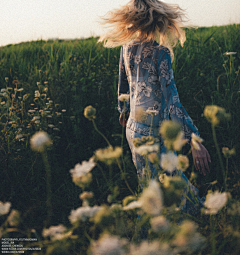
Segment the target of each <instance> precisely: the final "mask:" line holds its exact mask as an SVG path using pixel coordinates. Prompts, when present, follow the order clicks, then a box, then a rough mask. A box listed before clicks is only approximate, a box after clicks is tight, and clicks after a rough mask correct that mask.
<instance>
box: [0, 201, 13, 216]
mask: <svg viewBox="0 0 240 255" xmlns="http://www.w3.org/2000/svg"><path fill="white" fill-rule="evenodd" d="M10 207H11V203H10V202H6V203H3V202H1V201H0V216H1V215H4V214H7V213H8V212H9V210H10Z"/></svg>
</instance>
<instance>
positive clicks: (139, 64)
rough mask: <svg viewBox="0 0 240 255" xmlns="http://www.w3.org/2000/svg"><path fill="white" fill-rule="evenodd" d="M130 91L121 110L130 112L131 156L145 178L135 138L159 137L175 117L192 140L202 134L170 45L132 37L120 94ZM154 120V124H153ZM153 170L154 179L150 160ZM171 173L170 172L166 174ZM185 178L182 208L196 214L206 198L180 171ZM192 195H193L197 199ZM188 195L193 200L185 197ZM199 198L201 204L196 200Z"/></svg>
mask: <svg viewBox="0 0 240 255" xmlns="http://www.w3.org/2000/svg"><path fill="white" fill-rule="evenodd" d="M121 94H129V95H130V99H129V101H128V102H125V106H124V103H123V102H121V101H119V100H118V110H119V112H120V113H123V112H125V113H129V114H130V116H129V119H128V121H127V125H126V137H127V140H128V144H129V147H130V149H131V152H132V159H133V162H134V164H135V166H136V168H137V174H138V176H139V178H140V179H141V178H143V175H144V173H143V169H144V168H145V166H146V162H145V159H144V157H143V156H141V155H139V154H138V153H136V151H135V147H134V146H133V142H132V141H133V139H134V138H137V137H139V138H141V137H142V136H148V135H152V136H155V137H156V136H158V137H159V132H158V130H159V128H160V126H161V123H162V122H163V120H169V119H171V120H174V121H178V122H179V123H181V126H182V130H183V132H184V135H185V138H186V139H188V141H189V142H190V140H191V134H192V133H195V134H196V135H199V132H198V129H197V128H196V126H195V125H194V124H193V121H192V119H191V118H190V117H189V115H188V113H187V112H186V110H185V109H184V107H183V106H182V104H181V102H180V100H179V95H178V92H177V88H176V85H175V81H174V77H173V69H172V64H171V56H170V51H169V49H168V48H166V47H163V46H160V45H159V44H158V43H157V42H156V41H154V42H141V41H137V40H133V41H131V42H130V43H127V44H125V45H123V46H122V48H121V53H120V61H119V84H118V95H121ZM147 110H155V112H157V114H156V115H154V116H153V117H152V116H151V115H150V114H146V111H147ZM151 123H152V125H151ZM159 139H160V152H159V153H160V154H161V153H165V152H166V148H165V146H164V144H163V140H162V138H161V137H159ZM147 163H148V166H149V167H150V169H151V173H152V178H154V177H156V176H157V174H158V171H157V169H156V168H155V167H154V166H153V164H151V163H150V162H147ZM166 174H167V175H169V173H168V172H167V173H166ZM173 174H174V175H176V174H178V175H179V174H180V175H181V176H182V178H183V179H184V180H185V181H186V183H187V185H186V188H185V191H184V193H185V195H183V196H182V200H183V203H182V204H184V205H183V206H182V207H181V209H182V211H183V212H186V213H189V214H196V213H197V212H198V211H199V208H201V207H202V206H203V202H204V201H205V198H204V197H203V198H200V197H199V191H198V190H197V188H196V187H194V186H193V185H192V184H191V183H190V182H189V180H188V179H187V178H186V176H185V175H184V173H182V172H181V171H180V172H179V170H178V171H174V172H173ZM192 194H194V196H195V199H194V198H193V196H192ZM186 195H187V196H188V197H189V198H190V200H192V202H193V203H191V202H190V201H189V200H188V199H186ZM196 198H197V201H198V203H196Z"/></svg>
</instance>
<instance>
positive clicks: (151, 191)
mask: <svg viewBox="0 0 240 255" xmlns="http://www.w3.org/2000/svg"><path fill="white" fill-rule="evenodd" d="M139 203H140V204H141V208H142V209H143V211H144V212H146V213H147V214H149V215H152V216H157V215H159V214H160V213H161V210H162V207H163V197H162V191H161V189H160V186H159V184H158V183H157V181H155V180H151V181H150V183H149V186H148V187H147V188H145V189H144V190H143V192H142V194H141V197H140V198H139Z"/></svg>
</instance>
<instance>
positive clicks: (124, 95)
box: [118, 94, 130, 102]
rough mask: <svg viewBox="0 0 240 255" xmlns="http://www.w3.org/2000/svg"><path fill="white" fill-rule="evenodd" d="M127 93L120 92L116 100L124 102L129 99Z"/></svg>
mask: <svg viewBox="0 0 240 255" xmlns="http://www.w3.org/2000/svg"><path fill="white" fill-rule="evenodd" d="M129 97H130V96H129V94H121V95H120V96H119V97H118V100H119V101H122V102H124V101H128V100H129Z"/></svg>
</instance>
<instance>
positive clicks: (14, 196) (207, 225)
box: [0, 24, 240, 254]
mask: <svg viewBox="0 0 240 255" xmlns="http://www.w3.org/2000/svg"><path fill="white" fill-rule="evenodd" d="M186 36H187V40H186V42H185V44H184V47H183V48H182V47H181V46H180V45H177V46H176V47H175V48H174V55H175V58H174V62H173V69H174V77H175V82H176V85H177V88H178V92H179V96H180V100H181V103H182V104H183V106H184V107H185V109H186V110H187V112H188V114H189V115H190V116H191V118H192V119H193V121H194V124H195V125H196V126H197V127H198V129H199V132H200V136H201V137H202V138H203V139H204V142H203V144H204V146H205V147H206V148H207V149H208V151H209V153H210V155H211V159H212V163H211V164H210V170H211V173H210V174H209V175H207V176H206V177H204V176H202V175H200V174H198V172H197V171H196V170H195V169H194V165H193V163H192V158H191V155H189V160H190V166H189V168H188V169H187V170H186V175H187V177H189V178H191V176H192V173H194V172H195V173H196V174H197V178H195V179H193V180H192V182H193V183H194V185H195V186H196V187H198V188H199V190H200V193H201V194H202V195H205V196H206V194H207V192H208V191H209V190H213V191H215V190H219V191H220V192H229V193H230V194H231V200H230V199H229V202H228V204H227V206H226V207H225V208H224V209H222V211H221V212H220V213H219V214H217V215H216V216H215V215H213V216H211V217H207V216H206V215H202V216H201V220H199V221H198V220H196V219H195V221H196V222H197V223H199V226H200V227H199V231H200V233H201V234H202V235H203V236H205V237H206V238H207V244H206V247H205V250H204V251H203V253H200V254H238V252H239V250H240V247H239V245H237V243H240V242H239V239H240V238H239V236H240V206H239V203H238V202H237V201H239V197H240V192H239V188H240V181H239V179H240V178H239V177H240V172H239V170H240V157H239V149H240V133H239V128H240V119H239V115H240V78H239V71H240V55H239V54H240V44H239V41H240V25H239V24H238V25H236V24H235V25H229V26H222V27H210V28H205V27H203V28H198V29H186ZM97 40H98V38H93V37H92V38H88V39H81V40H72V41H65V40H55V41H51V40H49V41H43V40H40V41H33V42H25V43H21V44H18V45H7V46H5V47H1V48H0V89H1V94H0V103H1V105H0V175H1V178H0V201H2V202H7V201H9V202H11V204H12V208H13V209H16V210H18V211H19V212H20V214H21V222H20V223H19V226H18V228H17V229H18V230H16V231H15V232H14V231H13V232H11V231H9V232H4V233H5V234H6V233H7V235H9V236H12V235H13V236H14V235H17V236H18V235H20V236H21V235H23V236H24V235H30V234H29V233H30V232H29V231H30V230H31V229H35V230H36V233H37V235H38V237H39V240H40V239H41V238H42V237H41V232H42V229H43V227H44V224H45V223H46V220H47V223H46V224H47V225H45V227H46V226H47V227H50V226H51V225H58V224H64V225H65V226H67V227H69V228H71V225H70V223H69V220H68V216H69V214H70V211H71V210H72V209H76V208H77V207H79V206H80V205H81V200H79V194H80V193H81V192H82V189H81V188H80V187H78V186H76V185H75V184H74V183H73V182H72V178H71V174H70V173H69V170H70V169H73V168H74V166H75V165H76V164H77V163H81V162H82V161H83V160H86V161H88V160H89V158H90V157H92V155H93V153H94V151H96V150H97V149H99V148H105V147H107V145H108V144H107V142H106V141H105V139H104V138H103V137H102V136H101V135H100V134H99V133H98V132H96V130H95V129H94V127H93V123H92V122H91V121H89V120H87V119H86V118H85V117H84V115H83V112H84V108H85V107H86V106H88V105H92V106H93V107H94V108H96V111H97V114H96V116H97V117H96V119H95V123H96V125H97V127H98V129H99V131H100V132H102V133H103V134H104V135H105V136H106V138H107V139H108V140H109V142H110V143H111V144H112V145H113V146H120V145H121V143H122V142H123V151H124V153H123V158H122V159H123V160H122V163H121V164H122V165H121V166H122V167H123V168H124V169H125V173H124V174H123V173H122V172H121V171H120V170H119V166H118V165H113V166H112V167H110V168H111V171H109V167H108V166H107V165H105V164H100V166H99V168H94V169H93V171H92V175H93V176H92V182H91V184H90V185H89V186H88V187H87V188H86V189H85V190H88V191H92V192H93V193H94V199H93V200H92V201H91V205H101V204H106V206H107V204H108V205H109V204H111V203H109V201H108V200H107V198H108V195H109V194H113V193H114V192H115V194H114V196H113V197H114V199H115V202H118V203H120V202H121V200H122V199H123V198H124V197H125V196H128V195H130V194H131V192H130V190H129V187H128V186H130V187H131V189H132V190H133V192H135V193H136V194H137V193H138V184H137V177H136V173H135V167H134V165H133V163H132V161H131V155H130V151H129V148H128V145H127V142H126V140H125V137H124V139H123V141H122V127H121V126H120V125H119V122H118V118H119V113H118V111H117V85H118V62H119V54H120V47H118V48H114V49H106V48H104V47H103V45H102V44H101V43H100V44H98V43H97ZM226 52H237V54H233V55H232V54H230V55H227V54H225V53H226ZM207 105H217V106H219V107H223V108H224V109H225V110H226V112H227V113H230V114H231V120H230V121H225V122H224V121H223V122H221V123H220V125H218V126H216V127H215V128H214V130H212V127H211V124H210V123H209V122H208V121H207V120H206V118H205V117H204V115H203V112H204V109H205V107H206V106H207ZM39 130H44V131H46V132H47V133H48V134H49V135H50V137H51V139H52V141H53V145H52V146H51V147H50V148H49V149H48V150H47V154H46V155H47V158H48V164H49V166H48V167H47V168H48V169H49V171H48V170H47V171H46V162H45V161H44V160H43V159H42V154H41V153H36V152H34V151H32V150H31V149H30V144H29V141H30V138H31V137H32V135H33V134H34V133H36V132H37V131H39ZM214 132H215V133H214ZM214 134H216V138H215V140H214V138H213V135H214ZM216 140H217V144H218V146H216ZM223 147H228V148H229V149H232V148H235V150H236V155H235V156H233V157H230V158H229V159H226V158H225V157H223V154H222V148H223ZM218 148H219V151H218ZM189 149H190V147H188V145H186V146H184V147H183V149H182V153H183V154H187V153H188V151H189ZM219 152H220V153H219ZM219 154H221V159H220V158H219V156H220V155H219ZM46 155H45V157H46ZM44 162H45V163H44ZM100 168H101V171H100V170H99V169H100ZM46 172H47V173H48V174H49V173H50V176H48V175H46ZM102 172H103V173H105V174H106V176H105V177H106V178H107V179H108V180H110V179H111V187H109V183H108V182H106V181H105V177H104V175H103V174H102ZM223 173H224V174H223ZM214 181H217V182H214ZM212 182H214V184H211V183H212ZM126 183H127V184H126ZM49 184H50V190H51V191H50V193H51V206H50V207H51V210H52V211H51V215H50V216H49V208H50V207H49V206H48V205H46V200H47V199H48V198H47V197H48V196H49V193H48V191H47V189H46V185H49ZM116 186H117V187H118V189H115V191H114V189H113V187H116ZM231 206H232V207H234V208H235V207H236V208H237V209H236V211H237V210H238V212H237V213H235V214H234V213H232V214H228V210H229V208H232V207H231ZM118 213H119V212H118ZM106 215H107V213H106ZM133 216H134V215H133V214H129V215H128V220H129V222H132V221H133V220H132V219H133V218H134V217H133ZM135 216H136V215H135ZM230 216H231V217H230ZM106 217H107V216H106ZM109 217H110V216H109ZM116 217H119V215H118V216H116ZM124 217H126V215H124ZM131 217H132V218H131ZM214 217H215V218H214ZM6 219H7V216H1V215H0V226H1V224H2V227H1V228H0V237H1V231H3V230H4V231H5V230H6V229H7V228H8V227H9V226H7V225H6V224H5V223H4V222H5V220H6ZM131 220H132V221H131ZM193 221H194V219H193ZM231 221H232V223H231ZM44 222H45V223H44ZM146 222H148V223H149V219H146ZM217 223H218V224H217ZM129 224H130V223H129ZM106 226H107V225H106ZM114 226H115V225H114ZM132 228H134V226H132ZM88 229H90V230H89V232H88ZM93 229H94V230H93ZM102 229H104V230H107V231H109V232H110V233H111V234H118V233H119V232H117V230H116V229H115V230H113V226H107V227H104V226H102V225H101V224H99V225H98V224H96V225H94V224H93V223H92V222H90V221H89V222H85V223H84V224H82V225H81V224H78V225H75V226H74V234H75V235H76V236H80V237H79V238H78V240H77V241H76V240H75V239H74V238H72V239H70V241H69V240H68V239H66V240H65V239H64V241H61V242H62V246H64V249H65V251H63V252H62V253H60V252H59V253H57V252H55V253H54V249H55V248H56V247H55V246H57V244H58V247H59V244H60V241H57V242H59V243H57V244H56V242H51V241H49V242H46V240H45V241H44V239H41V240H42V241H41V242H40V241H39V245H40V246H41V245H42V246H41V247H42V248H43V249H42V252H43V251H44V249H45V248H46V247H48V251H47V253H44V252H46V251H44V252H43V253H42V254H86V250H87V246H88V245H89V243H90V240H92V239H97V238H98V236H99V233H101V232H102ZM81 231H83V233H84V236H83V237H81V233H82V232H81ZM129 231H130V230H129ZM74 234H73V235H74ZM131 234H132V232H131V231H130V232H129V236H131ZM120 236H122V237H126V236H124V234H120ZM150 238H152V240H155V238H160V239H161V238H162V237H159V236H158V237H156V236H155V235H150ZM164 238H165V239H164ZM167 238H169V237H168V236H167V237H166V236H164V237H163V239H161V240H165V241H166V240H167ZM223 239H224V240H225V241H224V242H223V241H222V240H223ZM60 246H61V245H60ZM49 247H50V248H49ZM51 247H52V248H51ZM54 247H55V248H54ZM51 249H52V250H51ZM56 249H57V248H56ZM71 249H75V250H74V253H73V250H71ZM37 254H41V253H37ZM119 254H120V253H119ZM124 254H125V253H124ZM181 254H182V253H181ZM183 254H185V253H183ZM186 254H187V253H186ZM191 254H197V253H194V252H193V253H191Z"/></svg>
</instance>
